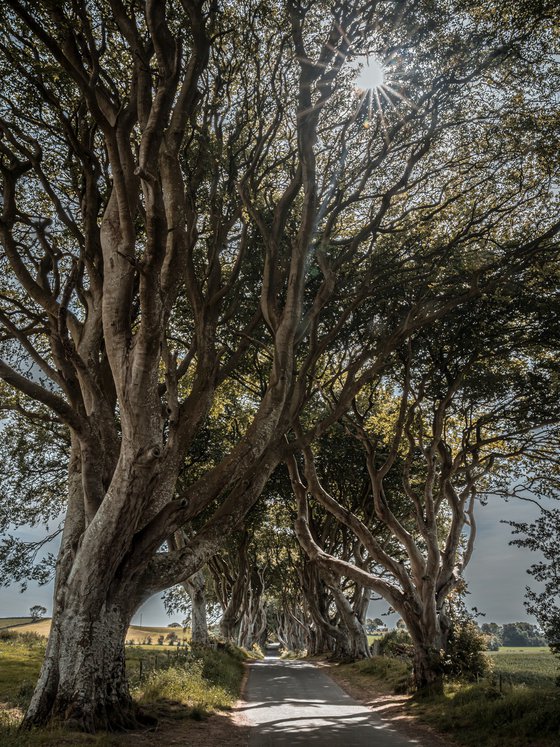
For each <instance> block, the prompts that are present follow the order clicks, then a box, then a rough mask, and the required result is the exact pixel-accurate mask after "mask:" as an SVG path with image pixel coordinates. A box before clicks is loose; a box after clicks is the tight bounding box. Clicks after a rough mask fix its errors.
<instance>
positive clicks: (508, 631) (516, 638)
mask: <svg viewBox="0 0 560 747" xmlns="http://www.w3.org/2000/svg"><path fill="white" fill-rule="evenodd" d="M502 645H504V646H546V638H545V637H544V636H542V635H540V634H539V633H538V631H537V627H536V626H535V625H532V624H531V623H528V622H514V623H506V624H505V625H504V626H503V628H502Z"/></svg>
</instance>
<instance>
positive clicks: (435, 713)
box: [333, 649, 560, 747]
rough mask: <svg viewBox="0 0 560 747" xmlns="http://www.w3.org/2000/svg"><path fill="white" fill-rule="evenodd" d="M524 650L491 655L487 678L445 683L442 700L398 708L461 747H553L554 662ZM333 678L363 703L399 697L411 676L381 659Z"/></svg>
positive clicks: (558, 708)
mask: <svg viewBox="0 0 560 747" xmlns="http://www.w3.org/2000/svg"><path fill="white" fill-rule="evenodd" d="M525 651H526V650H519V652H518V653H515V652H514V650H511V649H509V650H504V651H500V652H496V653H495V654H493V655H492V661H493V663H494V671H493V674H492V676H491V677H489V678H488V679H485V680H483V681H481V682H478V683H457V682H450V683H448V684H447V685H446V687H445V693H444V695H443V696H438V697H433V698H418V697H414V696H411V697H408V698H405V699H403V700H402V702H401V706H400V707H401V709H402V710H403V711H405V712H406V713H408V714H410V715H414V716H415V717H416V718H417V719H419V720H420V721H424V722H426V723H427V724H429V725H430V726H432V727H434V728H435V729H436V730H438V731H439V732H442V733H443V734H447V735H449V736H450V737H451V738H452V739H454V740H455V741H456V742H457V743H458V744H461V745H465V747H479V746H480V745H484V747H529V746H531V747H558V745H559V744H560V689H559V688H558V687H556V686H555V679H556V676H557V674H558V661H557V660H556V659H555V658H554V657H553V656H552V655H551V654H550V652H548V651H547V650H546V649H544V650H541V651H539V652H535V651H531V652H529V653H526V652H525ZM333 673H334V675H335V679H339V680H340V681H341V682H342V683H343V684H344V682H346V684H347V685H350V687H351V688H353V690H354V694H356V695H359V696H360V697H361V698H362V699H364V700H371V699H373V698H374V697H375V696H376V695H377V694H379V693H388V692H393V693H404V692H405V691H406V688H407V683H408V681H409V677H410V669H409V666H408V665H407V664H406V663H405V662H403V661H400V660H397V659H389V658H384V657H375V658H373V659H370V660H368V661H361V662H356V663H354V664H345V665H341V666H339V667H336V668H334V669H333Z"/></svg>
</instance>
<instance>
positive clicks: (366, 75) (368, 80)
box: [355, 57, 385, 91]
mask: <svg viewBox="0 0 560 747" xmlns="http://www.w3.org/2000/svg"><path fill="white" fill-rule="evenodd" d="M384 81H385V69H384V67H383V65H382V64H381V62H379V60H377V59H376V58H375V57H368V58H367V59H366V61H365V63H364V64H363V65H362V66H361V67H360V69H359V73H358V76H357V78H356V82H355V86H356V88H357V89H358V90H360V91H368V90H369V91H371V90H373V89H377V88H380V87H381V86H382V85H383V83H384Z"/></svg>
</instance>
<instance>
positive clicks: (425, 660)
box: [414, 644, 444, 696]
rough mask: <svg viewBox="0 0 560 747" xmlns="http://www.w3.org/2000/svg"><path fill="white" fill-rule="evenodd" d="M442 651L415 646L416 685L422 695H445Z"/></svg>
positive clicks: (424, 646) (430, 647)
mask: <svg viewBox="0 0 560 747" xmlns="http://www.w3.org/2000/svg"><path fill="white" fill-rule="evenodd" d="M443 662H444V656H443V652H442V649H438V648H436V647H435V646H426V645H425V644H415V646H414V684H415V686H416V689H417V691H418V693H419V694H421V695H426V696H430V695H440V694H441V693H443Z"/></svg>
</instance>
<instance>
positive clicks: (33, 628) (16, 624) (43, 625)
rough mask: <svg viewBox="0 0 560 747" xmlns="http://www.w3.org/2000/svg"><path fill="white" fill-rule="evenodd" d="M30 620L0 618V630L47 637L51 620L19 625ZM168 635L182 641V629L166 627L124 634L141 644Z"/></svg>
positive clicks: (136, 629)
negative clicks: (147, 639) (6, 621)
mask: <svg viewBox="0 0 560 747" xmlns="http://www.w3.org/2000/svg"><path fill="white" fill-rule="evenodd" d="M4 620H8V621H11V623H10V624H8V625H3V624H2V623H3V621H4ZM29 620H30V618H28V617H27V618H25V617H6V618H0V629H1V628H13V629H14V630H15V631H16V632H17V633H37V635H42V636H45V638H47V637H48V635H49V633H50V630H51V620H50V618H46V619H45V620H39V622H34V623H32V622H27V624H21V623H22V622H23V623H25V621H29ZM169 633H175V635H176V636H177V637H178V639H179V640H180V641H182V640H183V629H182V628H167V627H160V628H157V627H150V626H147V625H142V626H140V625H131V626H130V628H129V629H128V632H127V634H126V640H127V641H134V643H142V642H143V641H145V640H146V638H147V637H148V636H149V637H150V638H151V639H152V643H157V639H158V637H159V636H160V635H163V636H167V635H168V634H169ZM185 640H186V641H188V640H190V631H187V632H186V634H185Z"/></svg>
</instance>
